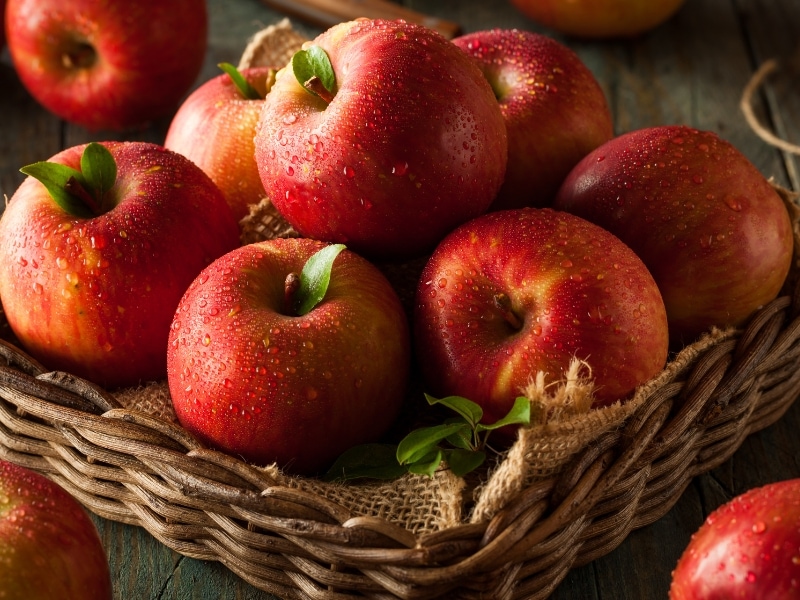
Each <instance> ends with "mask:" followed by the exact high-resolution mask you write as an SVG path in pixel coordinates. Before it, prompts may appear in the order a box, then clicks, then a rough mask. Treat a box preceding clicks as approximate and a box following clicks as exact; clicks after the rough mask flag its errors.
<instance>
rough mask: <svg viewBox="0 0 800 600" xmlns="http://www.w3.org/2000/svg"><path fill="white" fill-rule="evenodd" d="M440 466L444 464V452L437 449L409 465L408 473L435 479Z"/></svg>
mask: <svg viewBox="0 0 800 600" xmlns="http://www.w3.org/2000/svg"><path fill="white" fill-rule="evenodd" d="M440 464H442V451H441V450H440V449H439V448H435V449H433V450H431V451H430V452H428V453H427V454H425V455H424V456H422V457H420V459H419V460H417V461H415V462H413V463H411V464H409V465H408V472H409V473H414V474H416V475H427V476H428V477H433V474H434V473H435V472H436V469H438V468H439V465H440Z"/></svg>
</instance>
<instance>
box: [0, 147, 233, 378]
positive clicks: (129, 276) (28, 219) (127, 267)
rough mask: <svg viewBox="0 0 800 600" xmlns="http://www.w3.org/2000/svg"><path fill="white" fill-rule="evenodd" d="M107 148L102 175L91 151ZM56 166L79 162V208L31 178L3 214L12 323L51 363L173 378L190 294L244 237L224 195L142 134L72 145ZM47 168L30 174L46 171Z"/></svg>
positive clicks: (0, 281) (1, 256)
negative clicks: (171, 339) (175, 321)
mask: <svg viewBox="0 0 800 600" xmlns="http://www.w3.org/2000/svg"><path fill="white" fill-rule="evenodd" d="M103 148H107V150H108V152H106V153H105V155H106V156H107V155H108V154H109V153H110V156H107V158H109V159H110V160H111V162H110V167H108V168H110V169H111V170H112V171H113V169H116V172H110V173H109V174H108V175H107V177H105V178H104V176H103V174H102V173H103V172H104V171H103V170H104V169H106V168H107V167H106V166H102V164H101V166H99V167H98V166H97V162H99V161H93V160H89V159H87V158H86V157H87V156H91V157H94V156H95V153H93V152H91V151H90V149H91V150H94V151H96V152H100V153H101V154H102V149H103ZM84 150H86V152H84ZM87 160H89V164H88V165H87V163H86V161H87ZM50 162H51V163H57V164H60V165H67V166H68V167H71V168H72V169H75V173H77V175H76V176H74V177H73V178H72V180H71V184H68V185H67V188H68V189H69V190H71V191H70V192H68V193H67V192H63V191H62V192H61V193H62V194H63V193H66V194H67V198H66V201H67V202H69V201H70V200H72V201H73V204H72V205H69V204H63V202H64V201H65V199H64V198H61V202H62V204H59V203H57V202H56V201H55V199H54V197H53V196H51V193H50V191H49V190H48V188H46V187H45V185H43V184H42V183H41V182H40V181H39V180H38V179H36V178H34V177H33V176H31V177H28V178H27V179H25V180H24V181H23V182H22V184H21V185H20V186H19V188H18V189H17V191H16V192H15V193H14V195H13V196H12V198H11V200H10V201H9V203H8V206H7V208H6V210H5V213H4V214H3V217H2V219H0V298H2V303H3V309H4V311H5V315H6V318H7V319H8V323H9V325H10V326H11V329H12V330H13V332H14V333H15V334H16V336H17V337H18V338H19V340H20V341H21V343H22V345H23V346H24V347H25V348H26V349H27V350H28V351H29V352H30V353H31V354H32V355H33V356H35V357H36V358H38V359H39V360H40V361H41V362H43V363H44V364H45V365H47V366H48V367H49V368H52V369H60V370H65V371H68V372H71V373H74V374H76V375H80V376H83V377H86V378H88V379H90V380H92V381H95V382H96V383H100V384H102V385H106V386H109V387H116V386H122V385H133V384H136V383H138V382H139V381H142V380H153V379H161V378H163V377H165V376H166V346H167V337H168V334H169V326H170V323H171V322H172V316H173V313H174V312H175V307H176V306H177V305H178V301H179V300H180V298H181V296H182V295H183V292H184V291H185V290H186V288H187V287H188V286H189V284H190V283H191V282H192V280H193V279H194V278H195V277H196V276H197V274H198V273H199V272H200V271H201V270H202V269H203V268H204V267H205V266H206V265H208V264H209V263H210V262H211V261H213V260H214V259H215V258H217V257H218V256H220V255H222V254H224V253H225V252H227V251H229V250H231V249H233V248H235V247H236V246H238V244H239V240H238V236H239V229H238V227H237V224H236V221H235V220H234V219H233V215H232V214H231V211H230V208H229V207H228V205H227V204H226V203H225V199H224V198H223V196H222V193H221V192H220V191H219V189H218V188H217V187H216V186H215V185H214V183H213V182H212V181H211V180H210V179H209V178H208V176H206V174H205V173H203V171H202V170H200V168H199V167H197V166H195V165H194V164H193V163H191V162H190V161H189V160H188V159H187V158H185V157H183V156H181V155H179V154H177V153H175V152H170V151H168V150H165V149H164V148H162V147H160V146H157V145H155V144H148V143H144V142H129V143H120V142H107V143H105V144H102V145H101V144H90V145H88V146H76V147H72V148H69V149H67V150H64V151H62V152H60V153H58V154H56V155H55V156H54V157H52V158H51V159H50ZM45 164H46V163H45ZM42 165H43V163H37V164H36V165H32V166H31V167H28V168H27V169H26V171H28V172H29V173H33V174H35V175H37V176H41V170H39V171H36V172H35V173H34V171H35V170H36V169H37V168H38V167H41V166H42ZM98 173H100V174H99V175H98ZM77 179H83V180H84V181H83V182H82V183H79V182H78V181H76V180H77ZM98 183H100V185H96V184H98ZM51 187H52V186H51ZM55 192H58V189H56V190H55ZM81 198H83V200H81ZM65 207H66V208H65Z"/></svg>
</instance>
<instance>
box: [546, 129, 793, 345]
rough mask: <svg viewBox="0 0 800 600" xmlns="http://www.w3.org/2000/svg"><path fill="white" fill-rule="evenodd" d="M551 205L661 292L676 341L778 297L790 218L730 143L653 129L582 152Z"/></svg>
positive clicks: (739, 319)
mask: <svg viewBox="0 0 800 600" xmlns="http://www.w3.org/2000/svg"><path fill="white" fill-rule="evenodd" d="M553 206H554V207H555V208H557V209H560V210H565V211H568V212H571V213H574V214H576V215H578V216H581V217H583V218H585V219H587V220H589V221H592V222H593V223H596V224H597V225H600V226H601V227H603V228H604V229H607V230H608V231H610V232H612V233H613V234H614V235H616V236H617V237H619V238H620V239H621V240H622V241H623V242H625V243H626V244H627V245H628V246H630V247H631V248H632V249H633V250H634V252H636V253H637V254H638V255H639V256H640V257H641V259H642V260H643V261H644V263H645V264H646V265H647V267H648V269H650V272H651V273H652V274H653V277H654V278H655V280H656V283H658V286H659V288H660V289H661V294H662V296H663V297H664V303H665V304H666V307H667V315H668V317H669V321H670V335H671V337H672V340H673V342H674V343H675V344H678V345H680V344H685V343H688V342H691V341H693V340H694V339H695V338H696V337H697V336H698V335H699V334H700V333H701V332H703V331H705V330H707V329H709V328H710V327H712V326H719V327H724V326H727V325H733V326H738V325H741V324H742V323H743V322H744V321H745V320H746V319H747V317H749V316H750V314H752V312H753V311H754V310H755V309H757V308H758V307H759V306H761V305H763V304H765V303H767V302H769V301H770V300H772V299H773V298H775V296H776V295H777V294H778V293H779V292H780V289H781V286H782V285H783V282H784V280H785V279H786V275H787V273H788V271H789V267H790V266H791V261H792V249H793V236H792V225H791V221H790V218H789V214H788V211H787V210H786V207H785V205H784V203H783V201H782V200H781V198H780V196H779V195H778V194H777V193H776V191H775V190H774V189H773V188H772V186H771V185H770V183H769V182H768V181H767V180H766V179H765V178H764V176H763V175H762V174H761V173H760V172H759V171H758V169H757V168H756V167H755V165H753V164H752V163H751V162H750V161H749V160H747V158H746V157H745V156H744V155H743V154H742V153H741V152H739V151H738V150H737V149H736V148H735V147H734V146H733V145H732V144H730V143H729V142H727V141H725V140H723V139H721V138H720V137H719V136H717V135H716V134H714V133H712V132H709V131H699V130H697V129H693V128H690V127H686V126H679V125H668V126H657V127H651V128H646V129H640V130H637V131H633V132H629V133H626V134H624V135H621V136H619V137H617V138H615V139H613V140H611V141H610V142H607V143H606V144H604V145H602V146H600V147H599V148H597V149H596V150H593V151H592V152H590V153H589V154H588V155H587V156H586V157H585V158H584V159H583V160H582V161H581V162H580V163H578V164H577V165H576V166H575V168H574V169H573V170H572V171H571V172H570V174H569V175H568V176H567V178H566V179H565V181H564V183H563V185H562V186H561V189H560V190H559V192H558V194H557V197H556V200H555V202H554V203H553Z"/></svg>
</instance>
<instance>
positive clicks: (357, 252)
mask: <svg viewBox="0 0 800 600" xmlns="http://www.w3.org/2000/svg"><path fill="white" fill-rule="evenodd" d="M224 70H225V71H226V73H223V74H221V75H219V76H218V77H216V78H215V79H213V80H210V81H208V82H207V83H206V84H205V85H203V86H201V87H200V88H198V89H197V90H196V91H195V92H194V93H193V94H191V95H190V96H189V97H188V98H187V99H186V101H185V103H184V104H183V105H182V107H181V108H180V110H179V111H178V112H177V114H176V115H175V118H174V120H173V121H172V124H171V127H170V129H169V131H168V134H167V137H166V139H165V143H164V146H158V145H155V144H148V143H144V142H127V143H123V142H103V143H92V144H88V145H84V146H79V147H73V148H69V149H67V150H64V151H62V152H61V153H59V154H57V155H56V156H53V157H52V158H50V159H49V160H48V161H46V162H40V163H36V164H33V165H29V166H28V167H26V168H25V169H24V172H25V173H27V174H28V175H30V177H28V178H27V179H25V180H24V181H23V183H22V184H21V185H20V187H19V188H18V190H17V191H16V193H15V194H14V196H13V197H12V198H11V200H10V202H9V203H8V207H7V209H6V211H5V214H4V216H3V218H2V220H0V265H1V267H0V298H2V302H3V309H4V311H5V314H6V316H7V319H8V322H9V325H10V327H11V329H12V330H13V332H14V334H15V335H16V337H17V338H18V339H19V341H20V343H21V344H22V346H23V347H24V348H25V349H26V350H27V351H28V352H29V353H30V354H31V355H33V356H34V357H35V358H37V359H39V360H40V361H41V362H42V363H43V364H45V365H46V366H47V367H48V368H52V369H58V370H65V371H69V372H71V373H74V374H77V375H79V376H82V377H85V378H87V379H89V380H91V381H93V382H96V383H98V384H100V385H103V386H105V387H107V388H109V389H114V388H119V387H125V386H132V385H136V384H137V383H139V382H143V381H151V380H160V379H161V380H163V379H165V378H166V379H167V380H168V383H169V390H170V396H171V398H172V401H173V405H174V408H175V413H176V415H177V417H178V419H179V421H180V423H181V424H182V425H183V426H184V427H185V428H186V429H187V430H188V431H190V432H192V433H193V434H194V435H196V436H197V437H198V438H199V439H200V440H202V441H203V442H204V443H206V444H208V445H209V446H211V447H214V448H217V449H220V450H223V451H226V452H229V453H231V454H233V455H236V456H241V457H243V458H244V459H246V460H247V461H250V462H253V463H255V464H260V465H266V464H271V463H277V464H278V465H279V466H280V467H281V468H284V469H287V470H288V471H291V472H296V473H304V474H317V473H321V472H323V471H325V470H326V469H328V468H329V467H330V466H331V464H332V463H333V462H334V460H335V459H336V458H337V457H339V456H340V455H342V454H343V453H345V452H346V451H348V450H349V449H352V448H355V447H359V446H361V445H364V444H367V443H372V442H377V441H380V440H382V438H383V437H384V436H385V434H386V433H387V432H388V431H389V430H390V429H391V428H392V427H393V425H395V424H396V422H397V419H398V416H399V415H400V414H401V410H402V408H403V404H404V403H405V402H407V401H408V398H409V396H410V395H411V394H409V389H410V387H412V380H413V385H414V386H417V385H419V386H421V387H422V388H423V390H424V391H425V392H427V393H429V394H431V395H432V396H430V397H429V401H430V402H431V403H436V402H440V403H443V404H445V405H448V406H450V407H451V408H454V409H455V410H456V411H457V412H458V413H460V415H461V416H462V420H461V421H459V422H448V423H447V424H445V425H444V426H439V427H434V428H426V429H424V430H419V431H422V432H423V433H422V434H421V435H418V436H417V437H416V438H413V435H412V436H409V437H411V438H412V439H411V440H410V441H409V438H408V437H406V438H405V439H404V440H403V442H406V443H405V445H404V444H403V443H402V442H401V444H400V445H399V447H398V448H397V451H396V457H397V459H398V463H400V464H399V465H397V466H400V467H402V469H401V472H402V470H404V469H410V470H415V472H430V471H431V470H432V469H435V468H437V467H438V465H439V464H440V462H441V460H443V459H444V460H445V461H446V462H447V463H448V465H450V467H451V468H455V469H457V470H458V472H459V473H462V472H466V471H468V469H469V468H470V467H473V466H475V462H476V461H479V460H482V458H476V457H482V456H483V454H482V451H483V450H484V447H483V444H484V443H485V433H486V432H488V431H489V430H491V429H497V430H498V431H497V433H498V437H499V438H500V439H501V440H505V441H508V439H509V438H510V437H513V436H514V434H515V428H516V427H517V426H518V424H520V423H527V422H530V420H531V418H532V415H531V406H530V404H531V403H530V402H529V401H528V399H529V398H530V395H531V394H532V393H533V391H532V390H536V389H539V390H541V389H548V388H551V387H552V386H555V385H557V384H559V383H562V382H565V381H568V382H572V383H574V382H575V381H579V382H581V383H583V384H584V389H585V388H586V386H588V389H589V394H588V396H587V397H588V402H587V404H586V409H587V410H591V409H592V408H596V407H601V406H607V405H611V404H614V403H616V402H624V401H625V400H626V399H628V398H629V397H631V395H632V393H633V392H634V390H635V389H636V388H637V387H638V386H640V385H641V384H643V383H645V382H647V381H649V380H651V379H652V378H654V377H655V376H657V375H658V374H659V373H660V372H661V371H662V370H663V369H664V366H665V364H666V362H667V359H668V355H669V352H670V351H671V350H679V349H680V348H681V347H683V346H684V345H685V344H688V343H691V342H693V341H694V340H696V339H697V338H698V336H700V335H701V334H702V333H703V332H707V331H710V330H712V329H713V328H724V327H728V326H737V325H740V324H741V323H743V322H744V320H745V319H747V317H748V316H750V315H751V314H752V312H753V311H754V310H755V309H757V308H758V307H760V306H762V305H764V304H765V303H767V302H768V301H770V300H771V299H773V298H775V297H776V296H777V294H778V293H779V292H780V290H781V288H782V286H783V284H784V281H785V279H786V277H787V274H788V272H789V269H790V266H791V261H792V253H793V229H792V217H791V216H790V213H789V210H788V209H787V206H786V204H785V202H784V200H783V199H782V197H781V196H780V195H779V194H778V192H777V191H776V190H775V189H774V188H773V186H772V185H771V184H770V182H769V181H767V180H766V178H765V177H764V176H763V175H762V174H761V173H760V172H759V171H758V170H757V169H756V168H755V167H754V166H753V165H752V164H751V163H750V162H749V161H748V160H747V159H746V158H745V157H744V156H743V155H742V154H741V153H740V152H739V151H738V150H737V149H736V148H734V147H733V146H732V145H731V144H730V143H728V142H726V141H725V140H723V139H721V138H720V137H719V136H717V135H716V134H714V133H711V132H707V131H698V130H694V129H692V128H689V127H686V126H679V125H672V126H658V127H652V128H648V129H644V130H638V131H631V132H627V133H623V134H620V135H616V136H615V135H614V133H613V127H612V120H611V115H610V112H609V109H608V106H607V104H606V100H605V97H604V95H603V92H602V90H601V88H600V86H599V85H598V83H597V82H596V81H595V79H594V78H593V76H592V75H591V73H590V71H589V70H588V69H587V67H586V66H585V65H584V64H583V63H582V62H581V61H580V59H579V58H578V56H577V55H576V54H575V53H574V52H572V51H571V50H569V49H568V48H567V47H565V46H563V45H561V44H560V43H558V42H556V41H555V40H553V39H550V38H548V37H545V36H542V35H538V34H534V33H530V32H523V31H517V30H491V31H481V32H475V33H471V34H468V35H465V36H462V37H460V38H456V39H455V40H453V41H452V42H451V41H448V40H446V39H444V38H443V37H442V36H440V35H439V34H437V33H435V32H433V31H431V30H428V29H426V28H424V27H421V26H417V25H412V24H408V23H405V22H401V21H397V22H389V21H379V20H374V21H371V20H356V21H352V22H349V23H343V24H340V25H337V26H335V27H333V28H331V29H330V30H328V31H326V32H324V33H322V34H321V35H320V36H319V37H317V38H316V39H315V40H313V41H312V42H309V43H306V44H304V45H303V47H302V49H300V50H299V51H298V52H297V53H295V54H294V55H293V57H292V59H291V61H290V63H289V64H286V65H274V67H272V68H270V67H258V68H256V67H253V68H246V69H241V70H237V69H235V68H233V67H231V66H230V65H226V66H225V67H224ZM265 193H266V197H267V198H268V201H269V202H270V203H271V206H272V207H274V209H275V210H276V211H277V213H278V214H279V216H280V218H282V219H284V220H285V222H286V223H287V224H288V229H290V230H292V232H293V235H291V236H287V237H279V238H274V239H268V240H265V241H260V242H253V243H245V244H242V242H241V238H240V234H241V229H240V226H239V224H238V223H237V221H238V220H240V219H242V218H245V217H246V216H247V214H248V211H249V210H251V209H252V208H253V206H254V205H258V204H259V203H263V200H262V198H263V197H264V195H265ZM403 265H422V266H421V268H420V269H419V270H417V271H413V268H412V272H413V273H414V286H413V287H414V289H413V290H412V296H413V300H412V302H411V303H410V306H408V305H407V304H405V303H404V302H403V301H402V299H401V296H402V293H403V290H399V289H398V286H397V284H396V282H393V281H390V279H389V278H388V277H387V275H386V272H388V271H391V270H392V269H393V268H394V267H398V266H403ZM176 307H177V308H176ZM417 379H419V381H417ZM464 399H468V400H469V402H468V401H466V400H464ZM544 410H545V411H546V410H547V408H546V407H545V409H544ZM465 424H466V425H465ZM467 425H468V427H467ZM445 442H446V443H448V444H450V446H451V447H448V448H447V449H446V450H443V449H442V445H444V443H445ZM376 452H377V451H376ZM359 461H360V462H359ZM357 462H359V464H360V466H361V467H363V466H364V456H363V454H362V455H360V457H359V458H358V461H357ZM346 468H350V467H346ZM353 468H356V467H355V466H354V467H353ZM350 474H351V473H345V475H350Z"/></svg>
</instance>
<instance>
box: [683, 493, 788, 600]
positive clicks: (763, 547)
mask: <svg viewBox="0 0 800 600" xmlns="http://www.w3.org/2000/svg"><path fill="white" fill-rule="evenodd" d="M669 597H670V600H715V599H720V600H721V599H724V598H739V599H741V600H789V599H790V598H800V479H791V480H786V481H780V482H777V483H772V484H768V485H765V486H763V487H760V488H755V489H752V490H749V491H747V492H745V493H744V494H741V495H739V496H737V497H736V498H734V499H733V500H731V501H730V502H728V503H726V504H724V505H722V506H721V507H719V508H718V509H716V510H715V511H714V512H712V513H711V514H710V515H709V516H708V518H707V519H706V521H705V522H704V523H703V525H702V526H701V527H700V529H698V530H697V532H695V534H694V535H693V536H692V539H691V541H690V542H689V545H688V546H687V547H686V550H685V551H684V553H683V555H682V556H681V558H680V560H679V561H678V564H677V566H676V567H675V570H674V571H673V572H672V586H671V587H670V590H669Z"/></svg>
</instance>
